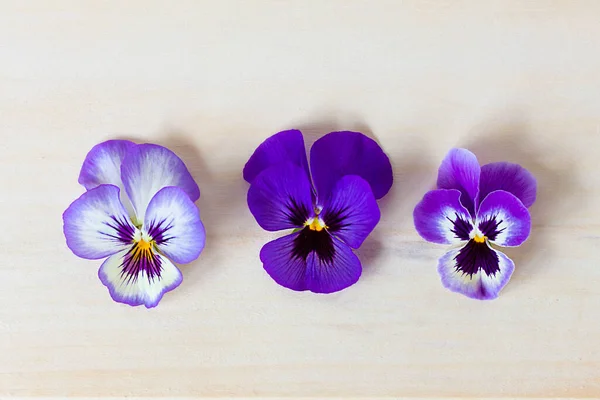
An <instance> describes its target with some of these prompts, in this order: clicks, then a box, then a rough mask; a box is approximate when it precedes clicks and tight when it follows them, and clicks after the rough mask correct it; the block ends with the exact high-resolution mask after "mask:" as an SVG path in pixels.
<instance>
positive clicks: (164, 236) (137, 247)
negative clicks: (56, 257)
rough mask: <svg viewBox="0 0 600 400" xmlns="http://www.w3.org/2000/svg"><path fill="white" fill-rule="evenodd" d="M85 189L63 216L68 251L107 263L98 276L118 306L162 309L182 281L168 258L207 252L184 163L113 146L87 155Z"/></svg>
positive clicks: (148, 147)
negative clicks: (163, 300)
mask: <svg viewBox="0 0 600 400" xmlns="http://www.w3.org/2000/svg"><path fill="white" fill-rule="evenodd" d="M79 183H80V184H81V185H83V187H85V189H86V190H87V191H86V192H85V193H84V194H83V195H81V197H79V198H78V199H77V200H75V201H74V202H73V203H72V204H71V205H70V206H69V208H68V209H67V210H66V211H65V212H64V214H63V222H64V234H65V238H66V240H67V246H68V247H69V248H70V249H71V251H73V253H75V255H77V256H79V257H81V258H85V259H92V260H95V259H103V258H106V260H105V261H104V263H103V264H102V265H101V266H100V269H99V271H98V277H99V278H100V280H101V281H102V283H103V284H104V285H105V286H106V287H107V288H108V291H109V293H110V295H111V297H112V298H113V300H115V301H117V302H119V303H125V304H129V305H131V306H138V305H142V304H143V305H145V306H146V307H147V308H151V307H155V306H157V305H158V303H159V302H160V300H161V298H162V296H163V294H164V293H166V292H168V291H171V290H173V289H175V288H176V287H177V286H179V284H180V283H181V281H182V275H181V272H180V271H179V269H178V268H177V267H176V266H175V265H174V264H173V263H172V262H171V261H170V260H173V261H174V262H177V263H182V264H185V263H189V262H191V261H193V260H195V259H196V258H198V256H199V255H200V252H201V251H202V249H203V248H204V242H205V232H204V226H203V225H202V222H201V221H200V214H199V212H198V208H197V207H196V206H195V204H194V202H195V201H196V200H198V198H199V197H200V190H199V189H198V185H197V184H196V182H195V181H194V179H193V178H192V176H191V175H190V173H189V171H188V170H187V168H186V166H185V164H184V163H183V161H181V159H180V158H179V157H177V156H176V155H175V154H174V153H173V152H172V151H170V150H169V149H167V148H165V147H162V146H158V145H154V144H135V143H133V142H130V141H127V140H109V141H107V142H104V143H100V144H98V145H96V146H95V147H94V148H92V150H91V151H90V152H89V153H88V155H87V157H86V159H85V161H84V163H83V166H82V168H81V173H80V175H79ZM107 257H108V258H107Z"/></svg>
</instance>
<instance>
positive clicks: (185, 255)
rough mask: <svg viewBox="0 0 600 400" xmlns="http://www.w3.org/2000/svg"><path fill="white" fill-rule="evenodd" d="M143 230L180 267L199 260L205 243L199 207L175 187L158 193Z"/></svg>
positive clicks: (152, 201) (151, 205)
mask: <svg viewBox="0 0 600 400" xmlns="http://www.w3.org/2000/svg"><path fill="white" fill-rule="evenodd" d="M144 231H145V232H146V233H147V234H148V235H149V236H150V237H151V238H152V239H153V240H154V241H155V243H156V246H157V247H158V249H159V250H160V251H161V252H162V253H164V254H165V255H166V256H167V257H169V258H171V259H172V260H173V261H175V262H176V263H181V264H186V263H189V262H192V261H194V260H195V259H196V258H198V256H199V255H200V253H201V252H202V249H204V243H205V240H206V234H205V232H204V225H202V221H200V213H199V211H198V208H197V207H196V205H195V204H194V203H193V202H192V200H190V198H189V196H188V195H187V194H186V193H185V192H184V191H183V190H181V189H180V188H178V187H175V186H168V187H166V188H163V189H161V190H159V192H158V193H156V195H155V196H154V197H153V198H152V200H150V204H149V205H148V210H146V219H145V221H144Z"/></svg>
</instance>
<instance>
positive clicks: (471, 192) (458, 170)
mask: <svg viewBox="0 0 600 400" xmlns="http://www.w3.org/2000/svg"><path fill="white" fill-rule="evenodd" d="M480 175H481V167H480V166H479V161H477V157H475V154H473V153H471V152H470V151H469V150H466V149H452V150H450V152H448V154H447V155H446V157H445V158H444V160H443V161H442V164H441V165H440V168H439V171H438V179H437V186H438V188H439V189H456V190H459V191H460V193H461V197H460V202H461V203H462V204H463V205H464V206H465V207H466V208H467V210H469V212H470V213H471V214H472V215H475V201H476V199H477V195H478V193H479V178H480Z"/></svg>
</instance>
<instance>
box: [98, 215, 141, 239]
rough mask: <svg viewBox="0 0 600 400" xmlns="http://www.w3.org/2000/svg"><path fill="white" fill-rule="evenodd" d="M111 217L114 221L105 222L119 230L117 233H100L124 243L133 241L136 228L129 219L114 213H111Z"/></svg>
mask: <svg viewBox="0 0 600 400" xmlns="http://www.w3.org/2000/svg"><path fill="white" fill-rule="evenodd" d="M110 219H111V220H112V221H109V222H105V224H106V225H108V226H109V227H111V228H112V229H114V230H115V231H117V234H116V235H112V234H110V233H106V232H99V233H101V234H102V235H105V236H108V237H110V238H111V239H113V240H117V241H119V242H121V243H124V244H129V243H132V242H133V235H134V233H135V228H134V227H133V226H131V224H130V223H128V221H127V220H126V219H125V218H124V217H115V216H114V215H111V217H110Z"/></svg>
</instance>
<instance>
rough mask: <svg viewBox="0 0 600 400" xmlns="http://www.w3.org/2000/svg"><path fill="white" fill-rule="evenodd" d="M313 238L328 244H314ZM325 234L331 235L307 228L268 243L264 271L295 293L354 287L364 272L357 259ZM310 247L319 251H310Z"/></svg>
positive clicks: (262, 251)
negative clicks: (325, 248) (318, 238)
mask: <svg viewBox="0 0 600 400" xmlns="http://www.w3.org/2000/svg"><path fill="white" fill-rule="evenodd" d="M303 235H309V237H308V238H307V237H305V236H303ZM311 235H317V237H320V238H321V239H323V240H324V241H325V243H321V244H320V245H319V244H316V243H314V242H312V243H311V241H313V240H314V239H315V237H311ZM325 235H328V234H327V232H325V230H323V231H320V232H318V233H315V231H310V230H309V228H304V229H303V230H302V231H301V232H297V233H294V234H291V235H288V236H284V237H282V238H279V239H277V240H274V241H272V242H269V243H267V244H266V245H265V246H264V247H263V248H262V250H261V252H260V259H261V261H262V262H263V265H264V268H265V270H266V271H267V273H268V274H269V275H270V276H271V277H272V278H273V279H274V280H275V282H277V283H278V284H280V285H281V286H284V287H286V288H289V289H292V290H298V291H300V290H310V291H312V292H315V293H332V292H337V291H340V290H342V289H345V288H347V287H348V286H351V285H353V284H354V283H356V281H358V278H359V277H360V274H361V272H362V267H361V265H360V261H359V259H358V257H356V255H355V254H354V253H353V252H352V249H350V247H348V246H347V245H345V244H344V243H342V242H340V241H339V240H338V239H336V238H333V237H331V236H327V237H326V236H325ZM307 240H308V242H307ZM328 240H329V242H328ZM323 244H325V245H326V246H327V247H328V249H327V252H326V253H323V252H322V248H321V247H320V246H321V245H323ZM311 245H316V246H317V247H318V249H315V250H311V249H310V246H311ZM307 246H308V247H307Z"/></svg>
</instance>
